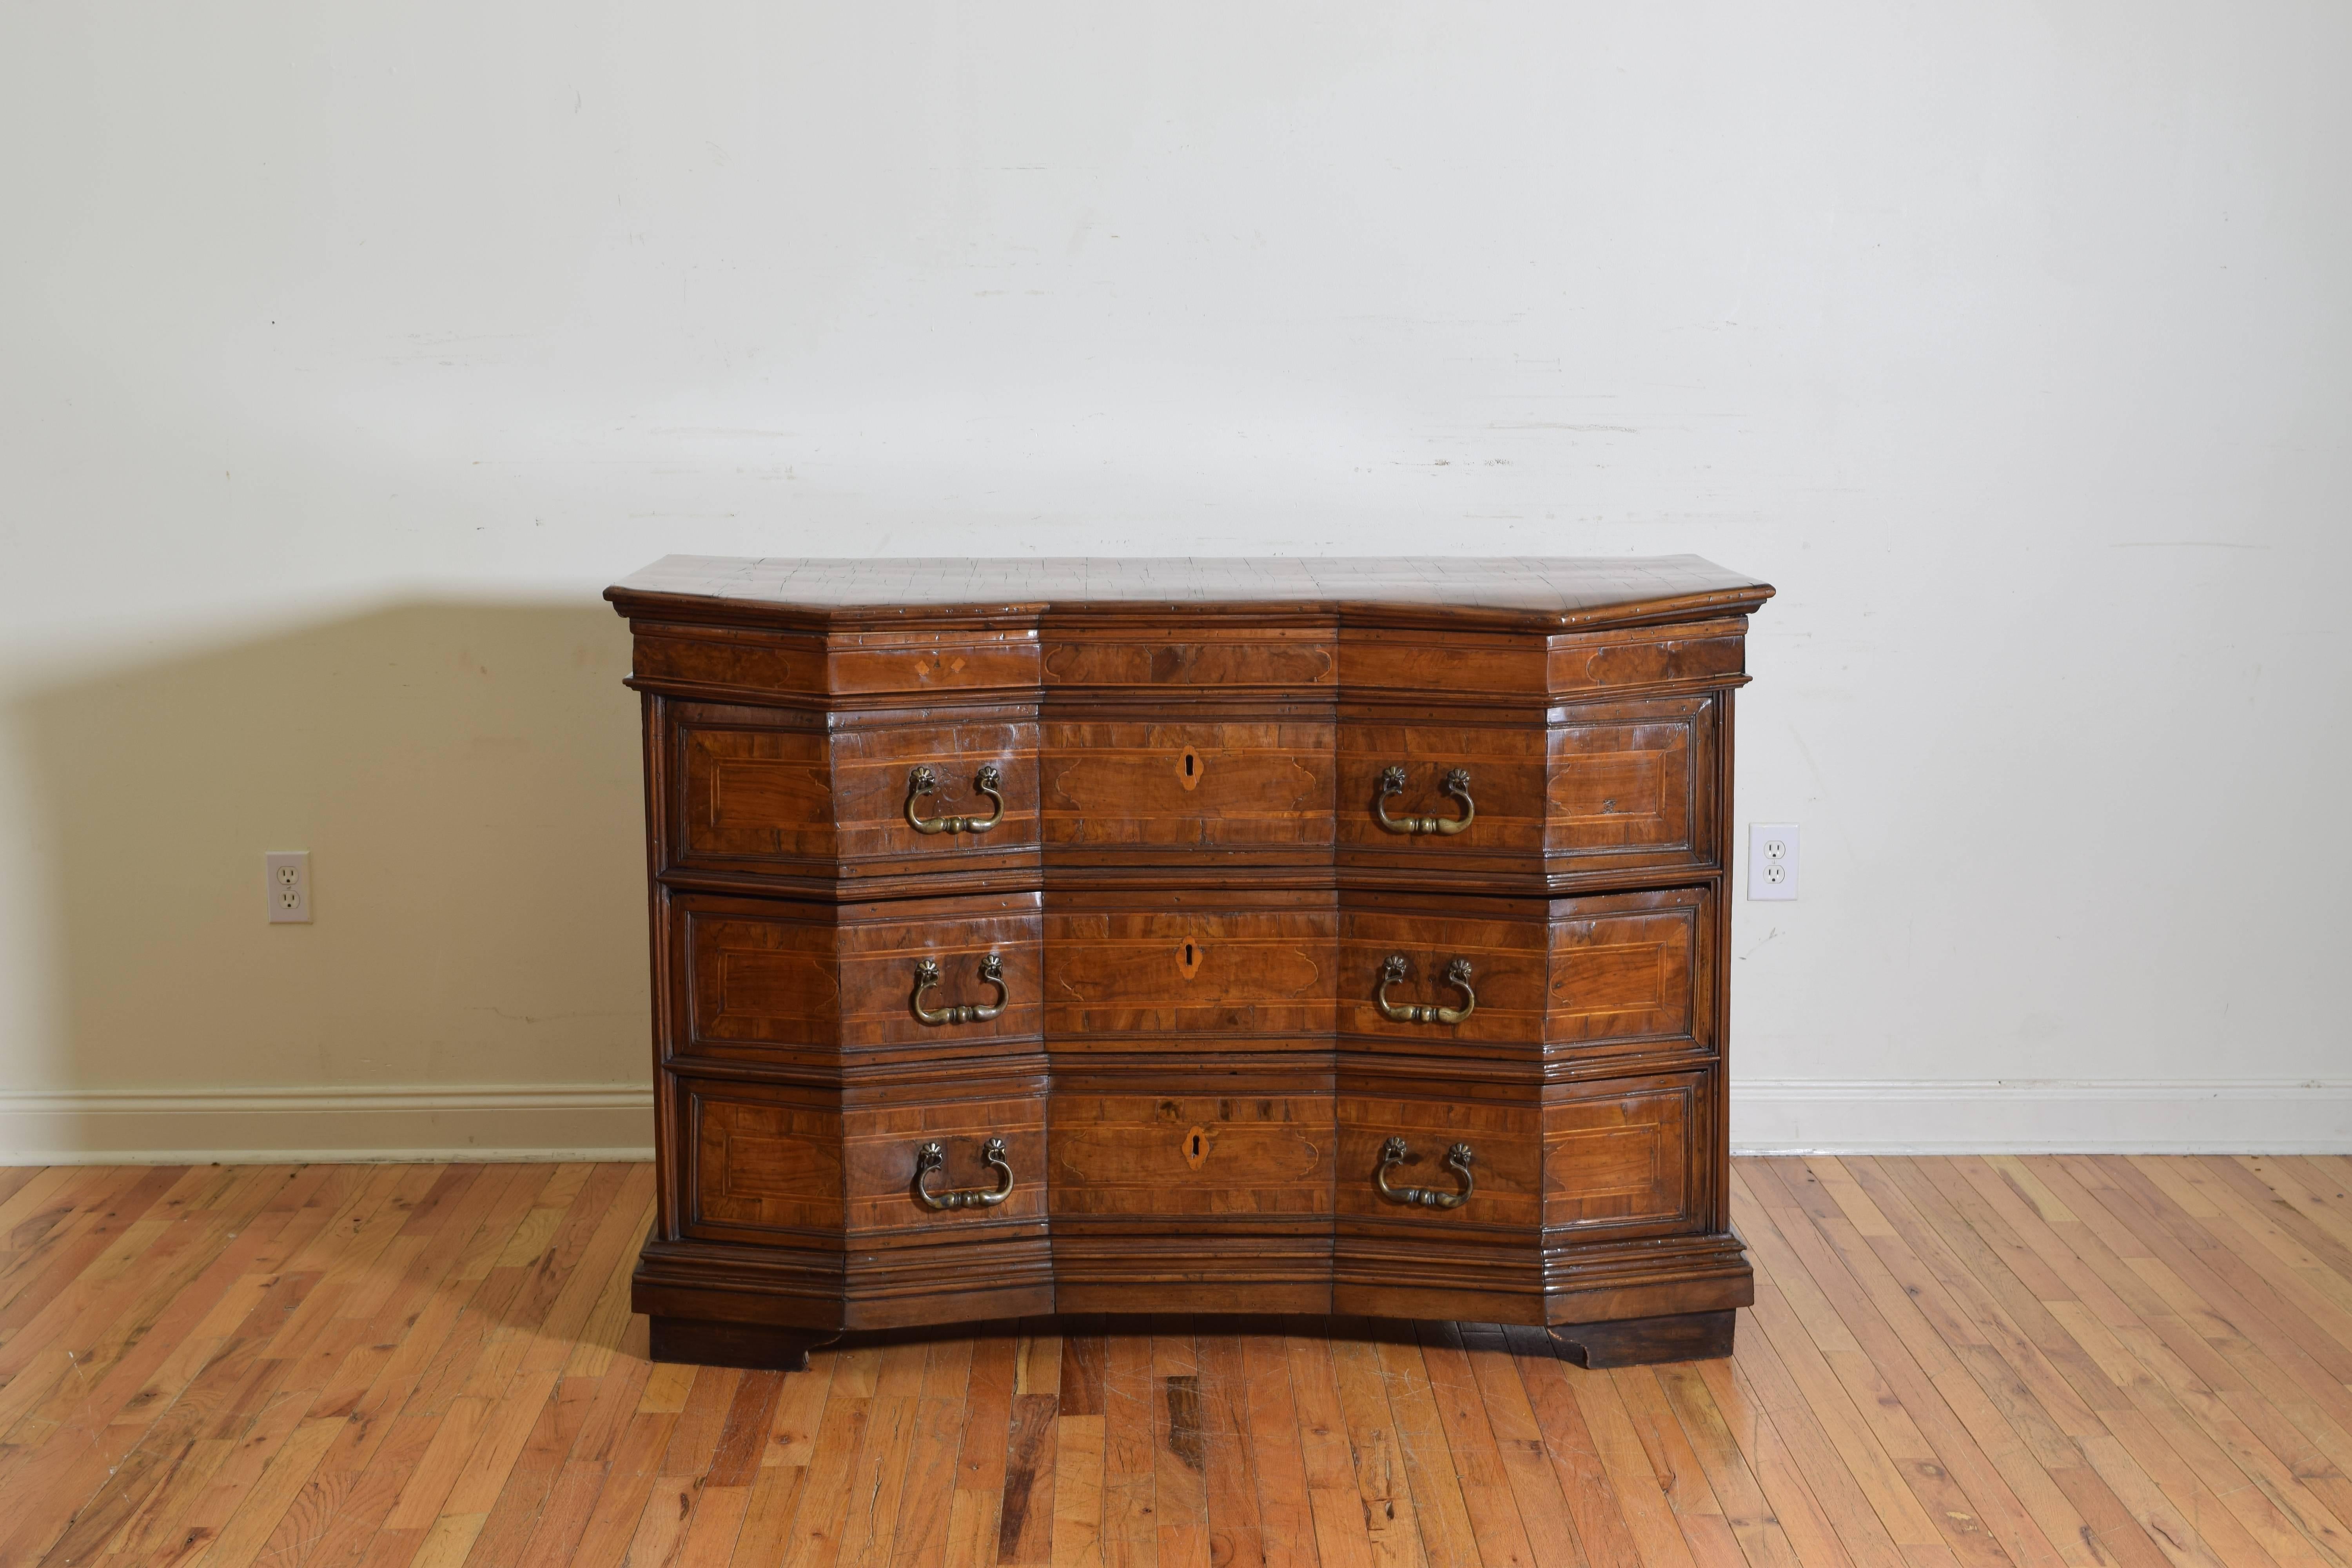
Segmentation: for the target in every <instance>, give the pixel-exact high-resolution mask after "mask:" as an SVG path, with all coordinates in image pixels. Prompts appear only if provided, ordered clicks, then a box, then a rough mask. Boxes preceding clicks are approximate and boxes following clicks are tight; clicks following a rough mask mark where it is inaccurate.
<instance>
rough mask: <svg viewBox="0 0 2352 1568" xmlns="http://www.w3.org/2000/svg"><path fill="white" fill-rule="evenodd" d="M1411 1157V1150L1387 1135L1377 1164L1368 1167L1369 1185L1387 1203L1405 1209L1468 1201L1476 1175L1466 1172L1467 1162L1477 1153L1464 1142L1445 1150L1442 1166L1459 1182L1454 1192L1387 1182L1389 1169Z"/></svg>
mask: <svg viewBox="0 0 2352 1568" xmlns="http://www.w3.org/2000/svg"><path fill="white" fill-rule="evenodd" d="M1411 1158H1412V1150H1411V1149H1408V1148H1406V1147H1405V1142H1404V1140H1403V1139H1402V1138H1391V1139H1390V1140H1389V1141H1388V1142H1385V1143H1383V1144H1381V1163H1379V1164H1378V1165H1376V1166H1374V1167H1373V1169H1372V1185H1374V1186H1376V1187H1378V1188H1379V1189H1380V1190H1381V1196H1382V1197H1384V1198H1386V1199H1388V1200H1389V1201H1390V1202H1391V1203H1394V1204H1402V1205H1405V1206H1406V1207H1408V1208H1425V1209H1458V1208H1460V1207H1461V1206H1462V1205H1464V1204H1466V1203H1468V1202H1469V1201H1470V1194H1472V1193H1475V1192H1476V1191H1477V1190H1478V1181H1477V1178H1476V1177H1475V1176H1474V1175H1473V1174H1472V1173H1471V1171H1470V1165H1471V1163H1472V1162H1473V1161H1475V1159H1477V1155H1476V1154H1475V1153H1473V1152H1471V1149H1470V1145H1469V1144H1467V1143H1456V1144H1455V1145H1454V1147H1453V1148H1451V1149H1448V1150H1447V1151H1446V1152H1445V1168H1446V1169H1447V1170H1449V1171H1451V1172H1453V1173H1454V1176H1455V1177H1456V1178H1457V1179H1458V1180H1459V1181H1460V1182H1461V1184H1462V1186H1461V1190H1459V1191H1458V1192H1451V1193H1444V1192H1440V1191H1438V1190H1437V1189H1436V1188H1435V1187H1392V1186H1391V1185H1389V1171H1390V1168H1391V1167H1392V1166H1396V1165H1402V1164H1403V1163H1405V1162H1406V1161H1407V1160H1410V1159H1411Z"/></svg>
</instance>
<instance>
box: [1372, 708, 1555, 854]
mask: <svg viewBox="0 0 2352 1568" xmlns="http://www.w3.org/2000/svg"><path fill="white" fill-rule="evenodd" d="M1338 744H1339V759H1338V775H1339V808H1338V809H1339V820H1338V838H1339V845H1340V846H1341V847H1342V849H1343V850H1356V851H1364V850H1372V851H1389V852H1392V853H1394V854H1396V855H1399V856H1403V857H1409V858H1412V860H1414V861H1416V862H1422V863H1432V862H1433V863H1436V864H1439V865H1442V864H1444V861H1445V860H1447V859H1461V858H1468V857H1473V856H1489V855H1496V854H1512V855H1520V856H1536V855H1539V854H1541V853H1542V851H1543V848H1544V842H1545V837H1544V833H1545V814H1546V801H1545V793H1544V792H1545V761H1544V749H1545V734H1544V729H1543V724H1542V718H1541V715H1540V713H1537V714H1534V715H1531V716H1529V717H1528V718H1527V719H1526V720H1523V721H1520V722H1518V723H1516V724H1509V723H1487V724H1472V723H1461V722H1449V723H1419V722H1378V721H1369V720H1361V719H1357V720H1343V721H1341V722H1340V724H1339V738H1338ZM1391 766H1399V767H1402V768H1403V769H1404V770H1405V787H1404V793H1403V794H1402V795H1391V796H1388V797H1387V799H1388V814H1389V816H1391V818H1402V817H1404V816H1436V817H1441V818H1447V819H1452V818H1458V817H1459V816H1461V815H1462V803H1461V802H1460V801H1459V800H1457V799H1455V798H1454V797H1453V796H1452V795H1446V794H1444V792H1443V791H1442V789H1441V788H1440V785H1441V784H1443V782H1444V778H1445V775H1446V773H1448V772H1450V771H1451V770H1453V769H1454V768H1462V769H1465V770H1466V771H1467V772H1468V773H1469V774H1470V795H1471V798H1472V799H1473V800H1474V801H1475V802H1476V803H1477V815H1476V816H1475V817H1473V818H1472V820H1471V823H1470V826H1469V827H1468V828H1467V829H1465V831H1463V832H1461V833H1457V834H1451V835H1441V834H1400V833H1395V832H1392V831H1391V830H1390V829H1388V828H1385V827H1382V826H1381V824H1380V819H1379V816H1378V812H1377V805H1376V803H1377V802H1378V801H1379V799H1380V798H1381V797H1380V795H1379V786H1380V780H1381V773H1382V771H1383V770H1385V769H1387V768H1389V767H1391Z"/></svg>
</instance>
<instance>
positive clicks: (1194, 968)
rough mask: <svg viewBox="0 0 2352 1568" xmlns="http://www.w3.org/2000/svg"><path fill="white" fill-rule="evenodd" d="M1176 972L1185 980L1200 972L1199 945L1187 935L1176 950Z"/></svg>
mask: <svg viewBox="0 0 2352 1568" xmlns="http://www.w3.org/2000/svg"><path fill="white" fill-rule="evenodd" d="M1176 973H1179V974H1181V975H1182V976H1183V977H1184V978H1185V979H1187V980H1190V979H1192V976H1194V975H1195V974H1198V973H1201V946H1200V943H1198V942H1194V941H1193V940H1192V938H1191V937H1189V936H1188V937H1186V938H1185V939H1184V945H1183V946H1182V947H1181V948H1179V949H1177V950H1176Z"/></svg>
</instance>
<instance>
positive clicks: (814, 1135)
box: [672, 1057, 1054, 1329]
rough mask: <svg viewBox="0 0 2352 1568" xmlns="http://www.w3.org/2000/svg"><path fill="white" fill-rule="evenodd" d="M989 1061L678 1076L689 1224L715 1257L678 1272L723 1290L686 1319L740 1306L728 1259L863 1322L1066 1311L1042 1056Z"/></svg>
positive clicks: (851, 1323) (681, 1195)
mask: <svg viewBox="0 0 2352 1568" xmlns="http://www.w3.org/2000/svg"><path fill="white" fill-rule="evenodd" d="M989 1068H990V1069H993V1070H988V1069H982V1070H981V1071H977V1072H976V1071H974V1070H972V1069H971V1068H958V1069H957V1071H956V1072H955V1074H954V1075H953V1077H952V1078H951V1079H950V1078H946V1077H941V1078H940V1079H930V1080H925V1079H908V1080H899V1081H894V1082H889V1083H884V1084H878V1085H877V1084H872V1083H853V1084H851V1085H849V1086H847V1087H845V1088H843V1089H832V1088H825V1087H817V1086H803V1085H788V1084H769V1083H750V1082H740V1081H730V1080H719V1079H688V1078H678V1079H674V1080H673V1086H672V1087H673V1096H672V1103H673V1105H674V1107H675V1111H674V1114H675V1116H676V1118H677V1120H676V1122H675V1123H674V1126H675V1127H676V1130H677V1136H676V1138H675V1139H674V1141H673V1143H672V1147H673V1149H674V1150H675V1151H676V1154H675V1159H676V1161H677V1164H678V1165H679V1166H680V1171H679V1177H680V1180H679V1183H678V1192H677V1204H678V1208H679V1213H678V1215H677V1220H676V1225H677V1235H678V1237H680V1238H681V1240H682V1241H683V1242H684V1243H685V1244H686V1245H687V1246H688V1247H694V1246H695V1244H698V1243H699V1244H707V1245H709V1247H710V1255H709V1258H708V1259H707V1260H706V1262H705V1264H704V1265H701V1266H698V1265H697V1264H696V1263H695V1262H694V1261H693V1259H692V1258H691V1257H688V1258H685V1259H683V1260H674V1261H673V1264H672V1267H673V1269H674V1270H675V1269H677V1268H684V1269H685V1270H687V1271H688V1273H689V1274H691V1273H694V1272H696V1271H697V1270H698V1268H701V1269H702V1270H703V1271H707V1272H709V1273H710V1274H711V1275H712V1277H713V1281H712V1282H713V1288H714V1289H715V1290H716V1291H717V1292H718V1294H717V1295H716V1296H714V1298H713V1300H711V1301H710V1302H708V1303H699V1302H698V1303H689V1304H688V1305H687V1306H684V1307H680V1308H677V1309H675V1310H677V1312H678V1315H680V1316H685V1317H711V1318H721V1317H725V1316H727V1315H728V1312H729V1302H728V1300H727V1298H728V1295H729V1294H730V1289H729V1281H728V1276H729V1275H730V1265H729V1264H728V1262H727V1261H726V1259H727V1258H737V1259H740V1260H742V1261H741V1263H740V1265H738V1266H736V1267H735V1268H733V1269H732V1270H731V1272H733V1273H734V1274H736V1275H737V1276H739V1277H760V1276H762V1275H764V1273H765V1271H766V1270H767V1269H769V1268H773V1267H777V1266H781V1267H782V1268H786V1269H787V1270H788V1271H798V1272H801V1273H803V1274H804V1275H805V1276H806V1278H805V1279H803V1282H802V1287H801V1289H805V1290H808V1291H813V1292H814V1293H815V1294H817V1295H820V1296H823V1295H831V1296H834V1297H835V1299H836V1300H838V1301H839V1308H838V1318H837V1321H838V1323H839V1324H840V1325H841V1326H844V1327H848V1328H853V1329H857V1328H874V1329H880V1328H895V1327H899V1326H902V1325H907V1324H915V1323H928V1322H947V1321H958V1320H961V1319H965V1318H973V1317H1016V1316H1022V1315H1025V1314H1030V1313H1039V1312H1050V1311H1052V1310H1054V1307H1053V1302H1054V1291H1053V1274H1052V1268H1053V1265H1052V1257H1051V1252H1050V1249H1049V1247H1048V1245H1047V1242H1046V1239H1045V1185H1046V1184H1045V1073H1044V1071H1043V1070H1042V1069H1043V1064H1042V1061H1041V1060H1040V1059H1039V1058H1034V1057H1033V1058H1029V1060H1028V1061H1027V1062H1026V1063H1017V1064H995V1063H992V1064H989Z"/></svg>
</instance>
